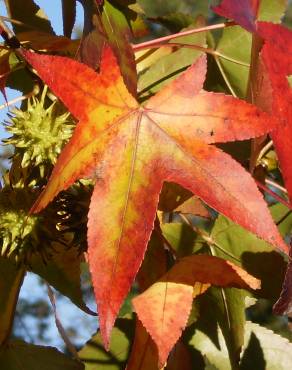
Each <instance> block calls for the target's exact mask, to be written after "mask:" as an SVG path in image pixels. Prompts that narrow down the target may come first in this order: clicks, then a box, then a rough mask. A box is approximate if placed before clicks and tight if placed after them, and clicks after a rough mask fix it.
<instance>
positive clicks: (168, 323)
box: [133, 255, 260, 367]
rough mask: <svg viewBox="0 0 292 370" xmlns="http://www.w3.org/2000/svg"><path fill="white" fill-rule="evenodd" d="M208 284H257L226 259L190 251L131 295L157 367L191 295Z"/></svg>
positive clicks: (177, 333)
mask: <svg viewBox="0 0 292 370" xmlns="http://www.w3.org/2000/svg"><path fill="white" fill-rule="evenodd" d="M199 283H202V284H199ZM210 284H212V285H216V286H221V287H238V288H249V287H251V288H254V289H257V288H259V286H260V283H259V280H257V279H256V278H254V277H252V276H251V275H249V274H248V273H247V272H245V271H244V270H242V269H241V268H240V267H238V266H235V265H234V264H232V263H231V262H229V261H225V260H223V259H221V258H218V257H213V256H209V255H194V256H190V257H185V258H183V259H181V260H180V261H179V262H178V263H177V264H176V265H174V267H173V268H172V269H171V270H170V271H168V272H167V273H166V274H165V275H164V276H163V277H162V278H161V279H160V280H159V281H158V282H156V283H155V284H153V285H152V286H151V287H150V288H149V289H147V290H146V291H145V292H144V293H143V294H141V295H139V296H138V297H136V298H134V299H133V306H134V308H135V311H136V312H137V314H138V317H139V319H140V320H141V322H142V323H143V325H144V326H145V328H146V329H147V331H148V332H149V334H150V335H151V337H152V339H153V340H154V342H155V343H156V344H157V347H158V353H159V366H160V367H162V366H163V365H164V363H165V362H166V360H167V357H168V354H169V351H170V350H171V348H172V347H173V346H174V344H175V343H176V341H177V340H178V338H179V337H180V335H181V333H182V330H183V329H184V328H185V326H186V324H187V320H188V317H189V313H190V310H191V306H192V301H193V298H194V297H196V296H198V295H199V294H202V293H204V292H205V291H206V289H207V288H208V287H209V286H210ZM196 285H199V287H200V289H197V286H196ZM194 288H195V289H194Z"/></svg>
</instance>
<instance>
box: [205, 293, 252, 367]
mask: <svg viewBox="0 0 292 370" xmlns="http://www.w3.org/2000/svg"><path fill="white" fill-rule="evenodd" d="M245 296H246V293H245V291H244V290H242V289H236V288H225V289H223V288H214V287H212V288H210V289H209V290H208V291H207V292H206V294H205V295H204V297H203V298H202V299H203V300H206V302H205V305H206V306H207V307H209V312H210V314H211V315H214V316H215V317H216V320H218V323H219V326H220V328H221V330H222V333H223V336H224V339H225V343H226V346H227V348H228V353H229V360H230V363H231V368H232V369H236V368H237V367H238V364H239V360H240V353H241V349H242V346H243V343H244V326H245V304H244V299H245ZM210 307H212V311H210Z"/></svg>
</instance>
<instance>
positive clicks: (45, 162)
mask: <svg viewBox="0 0 292 370" xmlns="http://www.w3.org/2000/svg"><path fill="white" fill-rule="evenodd" d="M46 95H47V87H44V90H43V92H42V95H41V98H40V100H39V99H37V98H36V97H32V98H30V99H29V100H28V104H27V110H26V111H23V110H21V109H18V108H13V109H12V110H11V111H10V114H9V116H10V120H9V121H8V122H6V123H5V126H6V130H7V131H8V132H9V133H11V134H12V136H11V137H10V138H8V139H6V140H4V143H5V144H11V145H13V146H14V147H15V154H14V158H13V159H14V160H15V161H16V162H18V163H19V162H20V165H21V167H22V168H24V169H27V168H29V167H30V168H32V169H34V168H36V167H37V168H39V176H40V177H41V178H44V177H45V176H47V174H48V172H50V171H51V168H52V166H50V165H54V164H55V163H56V160H57V157H58V155H59V154H60V152H61V150H62V147H63V146H64V144H65V143H66V142H67V141H68V140H69V138H70V137H71V134H72V130H73V127H74V122H73V120H72V119H71V117H70V114H69V113H63V114H59V113H58V109H57V105H56V102H57V101H55V102H53V103H52V104H51V105H50V106H49V107H48V108H45V101H46Z"/></svg>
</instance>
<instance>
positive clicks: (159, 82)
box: [138, 18, 206, 94]
mask: <svg viewBox="0 0 292 370" xmlns="http://www.w3.org/2000/svg"><path fill="white" fill-rule="evenodd" d="M202 25H203V22H202V19H201V18H199V19H198V21H197V22H195V23H194V24H192V26H191V28H194V27H201V26H202ZM173 42H175V43H186V44H190V45H199V46H205V44H206V33H205V32H200V33H197V34H194V35H189V36H183V37H178V38H176V39H174V40H173ZM200 55H202V52H201V51H199V50H195V49H189V48H181V49H179V50H176V51H174V52H172V53H171V54H169V55H166V56H163V57H161V58H160V59H159V60H158V61H156V62H155V63H154V64H153V65H152V66H150V67H149V68H148V69H147V70H146V71H144V72H143V73H142V74H141V76H140V77H139V81H138V91H139V92H140V94H142V92H147V93H148V94H154V93H155V92H157V91H158V90H160V89H161V87H162V86H164V85H165V84H167V83H169V82H170V81H171V80H173V79H174V78H175V77H176V76H177V75H178V74H179V73H180V72H182V71H183V70H184V69H185V68H187V67H188V66H189V65H191V64H192V63H194V62H195V61H196V60H197V59H198V58H199V57H200Z"/></svg>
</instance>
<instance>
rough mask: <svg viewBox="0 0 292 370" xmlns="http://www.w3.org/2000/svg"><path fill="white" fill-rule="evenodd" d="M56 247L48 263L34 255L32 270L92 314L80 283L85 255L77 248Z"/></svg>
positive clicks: (56, 245)
mask: <svg viewBox="0 0 292 370" xmlns="http://www.w3.org/2000/svg"><path fill="white" fill-rule="evenodd" d="M54 249H55V251H54V252H52V256H51V259H50V260H49V261H47V263H46V264H44V262H43V260H42V259H41V257H40V256H39V255H34V256H33V257H32V260H31V264H30V265H31V271H32V272H34V273H35V274H38V275H39V276H41V277H42V278H43V279H45V280H46V281H47V282H48V283H49V284H50V285H52V286H53V287H54V288H55V289H57V290H58V291H59V292H60V293H62V294H63V295H65V296H66V297H68V298H69V299H71V301H72V302H73V303H74V304H75V305H76V306H77V307H79V308H80V309H81V310H83V311H85V312H86V313H91V314H92V312H91V311H90V310H89V309H88V308H87V307H86V305H85V303H84V301H83V298H82V291H81V285H80V264H81V262H82V261H83V255H82V254H80V253H79V252H78V250H77V248H69V249H67V248H65V247H64V246H63V245H61V244H55V245H54Z"/></svg>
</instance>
